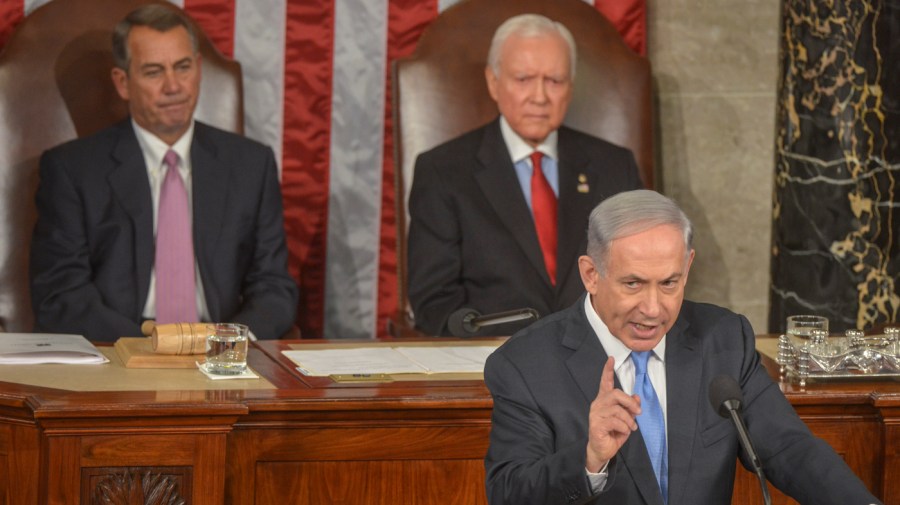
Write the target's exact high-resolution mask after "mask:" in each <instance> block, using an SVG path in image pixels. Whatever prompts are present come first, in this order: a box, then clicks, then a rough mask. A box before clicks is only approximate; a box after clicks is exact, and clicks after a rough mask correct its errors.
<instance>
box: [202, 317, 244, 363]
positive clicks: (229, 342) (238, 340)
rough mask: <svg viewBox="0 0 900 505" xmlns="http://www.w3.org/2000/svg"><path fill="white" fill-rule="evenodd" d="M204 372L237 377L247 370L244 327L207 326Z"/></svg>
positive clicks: (226, 324) (227, 325)
mask: <svg viewBox="0 0 900 505" xmlns="http://www.w3.org/2000/svg"><path fill="white" fill-rule="evenodd" d="M206 328H207V337H206V371H207V372H209V373H214V374H219V375H239V374H242V373H244V371H245V370H247V344H248V341H249V340H250V337H249V335H250V332H249V330H248V328H247V326H246V325H243V324H237V323H215V324H209V325H207V327H206Z"/></svg>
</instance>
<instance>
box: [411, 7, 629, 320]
mask: <svg viewBox="0 0 900 505" xmlns="http://www.w3.org/2000/svg"><path fill="white" fill-rule="evenodd" d="M485 77H486V79H487V86H488V90H489V91H490V94H491V97H492V98H493V99H494V101H496V102H497V107H498V109H499V110H500V116H499V117H498V118H497V119H496V120H494V121H492V122H490V123H488V124H487V125H485V126H482V127H481V128H478V129H476V130H474V131H471V132H469V133H466V134H464V135H462V136H461V137H458V138H456V139H454V140H451V141H449V142H447V143H445V144H443V145H440V146H438V147H436V148H434V149H432V150H430V151H428V152H425V153H423V154H421V155H420V156H419V157H418V159H417V160H416V165H415V172H414V177H413V182H412V188H411V190H410V196H409V214H410V224H409V238H408V262H409V263H408V272H409V298H410V302H411V305H412V309H413V313H414V317H415V324H416V327H417V328H419V329H420V330H422V331H424V332H426V333H429V334H434V335H441V334H446V333H448V319H449V318H450V315H451V314H452V313H454V312H455V311H457V310H458V309H461V308H464V307H465V308H471V309H474V310H477V311H478V312H480V313H481V314H491V313H497V312H504V311H509V310H514V309H522V308H532V309H535V310H536V311H537V312H538V314H539V315H541V316H544V315H547V314H550V313H552V312H555V311H557V310H560V309H562V308H563V307H566V306H568V305H570V304H572V303H573V302H574V301H575V300H576V299H578V297H579V296H581V294H582V293H583V292H584V287H583V285H582V284H581V280H580V279H579V276H578V267H577V258H578V256H579V255H580V254H583V253H584V247H585V245H584V239H583V237H584V230H585V228H586V227H587V220H588V215H589V213H590V211H591V209H593V208H594V206H596V205H597V204H598V203H599V202H600V201H602V200H603V199H605V198H607V197H609V196H611V195H613V194H616V193H618V192H621V191H626V190H630V189H637V188H641V187H642V184H641V180H640V176H639V174H638V170H637V165H636V164H635V161H634V156H633V155H632V153H631V151H629V150H627V149H625V148H622V147H619V146H616V145H613V144H611V143H609V142H606V141H604V140H601V139H598V138H594V137H591V136H589V135H586V134H584V133H581V132H578V131H575V130H572V129H570V128H567V127H565V126H561V125H562V121H563V118H564V117H565V114H566V110H567V108H568V105H569V101H570V100H571V97H572V85H573V79H574V77H575V41H574V40H573V38H572V35H571V33H570V32H569V30H568V29H566V27H564V26H563V25H562V24H560V23H556V22H554V21H552V20H550V19H548V18H546V17H544V16H539V15H535V14H524V15H520V16H516V17H513V18H510V19H508V20H507V21H505V22H504V23H503V24H502V25H501V26H500V27H499V28H498V29H497V31H496V32H495V34H494V37H493V40H492V42H491V47H490V50H489V53H488V64H487V67H486V68H485ZM522 324H523V323H510V324H503V325H497V326H493V327H489V328H486V329H485V330H484V331H483V332H482V334H494V335H509V334H512V333H513V332H514V331H515V330H517V329H519V328H521V326H522ZM524 324H527V322H526V323H524Z"/></svg>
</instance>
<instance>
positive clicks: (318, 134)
mask: <svg viewBox="0 0 900 505" xmlns="http://www.w3.org/2000/svg"><path fill="white" fill-rule="evenodd" d="M48 1H52V0H2V1H0V46H2V44H3V43H5V41H6V40H7V39H8V37H9V35H10V33H11V32H12V31H13V29H14V28H15V26H16V25H17V24H18V23H19V22H20V21H21V20H22V19H23V18H24V16H26V15H28V14H29V13H30V12H32V11H33V10H34V9H36V8H38V7H40V6H41V5H43V4H45V3H47V2H48ZM173 3H175V4H177V5H179V6H180V7H182V8H184V9H185V10H186V11H187V12H188V13H189V14H190V15H191V16H192V17H194V19H196V20H197V22H198V23H199V24H200V26H201V27H202V28H203V30H204V31H205V32H206V34H207V35H208V36H209V37H210V38H211V39H212V41H213V42H214V43H215V44H216V46H217V47H218V49H219V50H220V51H221V52H222V53H224V54H226V55H228V56H230V57H232V58H234V59H236V60H238V61H239V62H240V63H241V65H242V68H243V71H244V93H245V97H244V109H245V130H246V134H247V136H249V137H251V138H254V139H256V140H258V141H261V142H264V143H266V144H268V145H271V146H272V147H273V149H275V152H276V154H277V155H280V157H281V183H282V194H283V196H284V212H285V225H286V228H287V236H288V247H289V249H290V268H291V273H292V274H293V275H294V276H295V278H296V279H297V280H298V282H299V284H300V290H301V302H300V307H299V309H298V313H299V316H298V323H299V326H300V328H301V330H302V331H303V333H304V336H308V337H328V338H367V337H373V336H382V335H384V334H385V321H386V319H387V318H388V317H390V316H391V315H393V314H394V312H395V311H396V308H397V276H396V272H397V255H396V245H397V235H396V228H395V216H394V214H395V211H394V209H395V206H394V198H395V194H394V188H393V181H394V164H393V156H392V154H393V151H392V145H391V113H390V110H391V104H390V94H389V92H390V89H391V86H390V82H389V78H390V68H391V62H392V61H393V60H395V59H397V58H402V57H404V56H406V55H409V54H410V53H412V51H413V49H414V48H415V45H416V41H417V40H418V38H419V36H420V34H421V33H422V31H423V30H424V29H425V27H427V26H428V24H429V23H430V22H431V21H432V20H433V19H434V18H435V16H437V15H438V13H440V12H441V11H443V10H444V9H446V8H448V7H450V6H451V5H453V4H454V3H456V0H343V1H335V0H175V1H173ZM588 3H591V4H593V5H595V6H596V8H597V9H598V10H600V11H601V12H603V13H604V14H605V15H606V16H607V17H608V18H610V19H611V20H612V21H613V23H614V24H615V25H616V26H617V27H618V28H619V31H620V33H622V36H623V38H624V39H625V41H626V42H627V43H628V44H629V45H630V46H631V47H632V48H633V49H634V50H635V51H636V52H638V53H640V54H645V51H646V6H645V0H591V1H589V2H588Z"/></svg>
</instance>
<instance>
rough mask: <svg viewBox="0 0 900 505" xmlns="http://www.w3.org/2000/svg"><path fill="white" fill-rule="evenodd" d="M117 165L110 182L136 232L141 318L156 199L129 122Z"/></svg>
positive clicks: (116, 157) (117, 152) (150, 263)
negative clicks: (151, 190) (154, 200)
mask: <svg viewBox="0 0 900 505" xmlns="http://www.w3.org/2000/svg"><path fill="white" fill-rule="evenodd" d="M112 156H113V159H114V161H115V163H116V165H115V167H114V168H113V170H112V171H111V172H110V173H109V175H108V177H107V181H108V182H109V185H110V189H111V191H112V193H113V195H114V198H115V199H116V201H117V202H118V203H119V205H120V206H121V207H122V209H123V210H124V211H125V213H126V214H127V215H128V217H129V218H130V219H131V223H132V229H133V230H134V264H135V265H136V267H137V272H136V273H135V275H136V277H137V293H136V295H135V299H136V300H138V303H139V306H138V307H136V308H135V309H136V311H137V313H136V314H134V317H135V318H137V317H140V314H141V311H143V309H144V303H146V300H147V292H148V291H149V290H150V270H151V268H152V267H153V257H154V251H155V250H156V248H155V245H154V242H155V241H154V238H153V199H152V197H151V196H150V181H149V179H148V177H147V167H146V166H145V164H144V155H143V154H142V153H141V147H140V145H139V144H138V141H137V137H136V136H135V134H134V130H133V129H132V127H131V121H130V120H127V121H125V122H123V123H120V124H119V140H118V142H117V143H116V145H115V146H114V147H113V152H112Z"/></svg>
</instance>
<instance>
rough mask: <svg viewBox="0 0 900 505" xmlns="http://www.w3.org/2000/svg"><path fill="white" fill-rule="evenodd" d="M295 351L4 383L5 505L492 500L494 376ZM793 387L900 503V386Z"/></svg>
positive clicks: (745, 482)
mask: <svg viewBox="0 0 900 505" xmlns="http://www.w3.org/2000/svg"><path fill="white" fill-rule="evenodd" d="M288 345H291V343H288V342H284V341H277V342H263V343H260V344H258V345H256V346H255V347H254V348H252V349H251V352H250V365H251V367H252V368H253V369H254V370H256V371H258V372H259V373H260V374H261V375H262V376H263V377H264V378H265V379H266V380H267V381H268V382H267V385H270V386H274V387H266V388H258V389H257V388H243V389H242V388H239V387H238V386H235V387H234V388H232V389H228V388H226V389H222V388H221V385H220V384H219V383H217V384H216V388H217V389H201V388H198V389H190V390H177V389H175V390H172V389H164V390H163V389H160V390H156V389H154V386H153V385H152V384H148V387H147V388H146V390H141V391H99V392H98V391H67V390H63V389H50V388H45V387H40V386H36V385H27V386H26V385H21V384H15V383H9V382H5V383H0V504H17V505H19V504H21V505H25V504H27V505H32V504H54V505H55V504H73V503H82V504H88V503H99V501H95V500H98V497H99V496H100V495H102V494H103V493H106V494H107V495H111V496H113V495H115V494H116V493H129V494H128V495H127V496H132V497H134V496H136V497H140V496H141V494H142V492H141V491H139V490H140V489H141V484H143V485H144V486H145V487H148V488H150V489H155V490H157V491H161V490H165V489H166V486H170V485H171V486H172V489H173V491H172V494H174V495H175V496H180V497H182V498H184V500H185V503H187V504H194V505H218V504H222V503H228V504H241V505H243V504H265V505H269V504H317V505H318V504H325V503H328V504H332V503H336V504H341V503H348V504H385V505H388V504H391V505H393V504H417V505H418V504H426V505H427V504H432V503H434V504H437V503H441V504H448V503H449V504H453V503H460V504H483V503H485V502H486V500H485V498H484V488H483V486H484V467H483V462H482V458H483V457H484V454H485V451H486V449H487V443H488V433H489V430H490V411H491V399H490V396H489V394H488V392H487V390H486V389H485V387H484V385H483V383H482V382H481V381H477V380H466V381H437V382H432V381H412V382H406V381H404V382H393V383H385V384H366V383H354V384H336V383H333V382H332V381H331V380H330V379H326V378H311V377H305V376H302V375H301V374H299V373H297V372H296V371H294V369H293V364H292V363H290V362H289V361H288V360H286V359H285V358H284V357H283V356H281V354H280V352H281V350H282V349H284V348H285V347H286V346H288ZM767 364H768V365H769V366H772V367H774V363H771V361H770V360H769V361H768V363H767ZM77 370H78V368H77V367H73V371H72V373H73V374H77V373H79V372H78V371H77ZM770 371H772V372H774V373H776V374H777V368H770ZM782 388H783V390H784V391H785V394H786V395H787V396H788V398H789V399H790V400H791V402H792V403H793V404H794V405H795V407H796V408H797V410H798V411H799V412H800V414H801V416H802V417H803V418H804V420H806V422H807V423H809V425H810V426H811V427H812V429H813V431H815V432H816V433H817V434H819V435H820V436H822V437H823V438H825V439H826V440H828V441H829V442H830V443H831V444H832V445H833V446H834V447H835V448H836V449H837V450H838V451H839V452H840V453H841V454H843V455H844V457H845V458H846V459H847V461H848V462H849V463H850V465H851V466H852V467H853V468H854V470H855V471H856V472H857V473H858V475H860V477H861V478H862V479H863V480H864V481H865V482H866V483H867V484H868V485H870V486H871V487H872V488H873V489H875V490H876V494H879V495H882V496H886V497H888V499H886V500H885V503H888V504H895V505H896V504H900V383H898V382H855V383H849V384H848V383H841V384H832V383H827V384H815V383H813V384H811V385H809V386H807V387H806V388H805V390H802V391H801V390H799V389H797V388H796V387H795V386H792V385H786V384H785V385H782ZM129 479H131V480H129ZM757 487H758V485H757V483H756V480H755V478H754V477H753V476H752V475H750V474H743V475H739V477H738V479H737V483H736V488H735V496H736V500H735V503H748V504H749V503H761V500H759V498H758V494H759V492H758V491H757ZM130 493H134V494H130ZM776 499H777V498H776ZM166 500H167V498H166V497H165V493H164V492H162V493H161V495H160V496H158V497H157V498H152V499H145V500H139V499H133V501H128V499H126V500H123V501H121V503H129V504H131V503H148V504H168V503H174V502H171V501H166ZM776 503H789V502H786V501H776Z"/></svg>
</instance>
